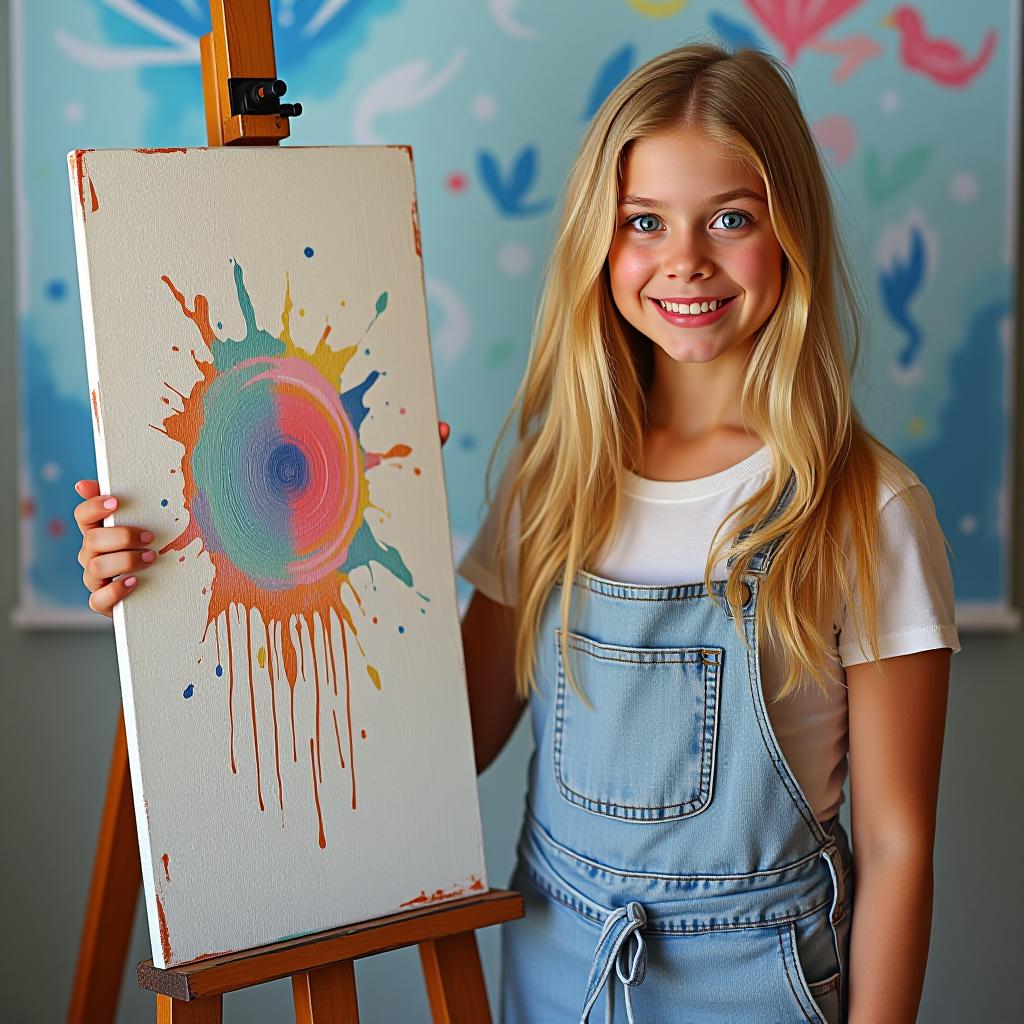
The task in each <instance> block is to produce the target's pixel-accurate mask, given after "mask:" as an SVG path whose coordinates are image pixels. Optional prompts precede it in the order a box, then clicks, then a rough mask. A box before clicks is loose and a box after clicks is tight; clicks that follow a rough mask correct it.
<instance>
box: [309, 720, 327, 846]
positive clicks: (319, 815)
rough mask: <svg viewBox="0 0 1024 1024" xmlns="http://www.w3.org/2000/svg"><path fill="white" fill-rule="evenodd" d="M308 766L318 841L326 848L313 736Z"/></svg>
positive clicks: (310, 742)
mask: <svg viewBox="0 0 1024 1024" xmlns="http://www.w3.org/2000/svg"><path fill="white" fill-rule="evenodd" d="M309 767H310V771H312V773H313V799H314V800H315V801H316V820H317V822H319V825H320V837H319V839H318V842H319V843H320V849H321V850H326V849H327V836H326V835H325V834H324V816H323V814H322V813H321V811H320V790H319V789H318V788H317V784H316V762H315V761H314V760H313V737H312V736H310V738H309Z"/></svg>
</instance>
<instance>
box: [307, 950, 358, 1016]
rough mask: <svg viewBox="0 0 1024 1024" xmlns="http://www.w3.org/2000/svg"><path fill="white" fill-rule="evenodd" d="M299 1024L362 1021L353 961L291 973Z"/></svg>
mask: <svg viewBox="0 0 1024 1024" xmlns="http://www.w3.org/2000/svg"><path fill="white" fill-rule="evenodd" d="M292 995H293V996H294V998H295V1022H296V1024H359V1006H358V1004H357V1002H356V972H355V964H354V963H353V962H352V961H351V960H340V961H338V963H335V964H328V965H327V966H326V967H318V968H317V969H316V970H315V971H303V972H302V973H301V974H293V975H292Z"/></svg>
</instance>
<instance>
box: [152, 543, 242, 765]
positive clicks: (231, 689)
mask: <svg viewBox="0 0 1024 1024" xmlns="http://www.w3.org/2000/svg"><path fill="white" fill-rule="evenodd" d="M160 554H163V551H161V552H160ZM224 621H225V624H226V625H227V630H228V718H229V720H230V721H231V736H230V740H229V743H230V745H231V771H232V772H233V773H234V774H235V775H237V774H238V767H237V765H236V764H235V701H234V697H235V666H234V661H233V657H234V656H233V654H232V651H231V607H230V606H229V607H228V613H227V615H226V616H225V617H224Z"/></svg>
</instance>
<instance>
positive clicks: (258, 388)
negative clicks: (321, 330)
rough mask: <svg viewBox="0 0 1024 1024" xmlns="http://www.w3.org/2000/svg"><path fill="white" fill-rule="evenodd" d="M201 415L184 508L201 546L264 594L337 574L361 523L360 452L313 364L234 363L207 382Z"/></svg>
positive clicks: (340, 409) (338, 400)
mask: <svg viewBox="0 0 1024 1024" xmlns="http://www.w3.org/2000/svg"><path fill="white" fill-rule="evenodd" d="M202 413H203V417H204V422H203V427H202V430H201V433H200V437H199V440H198V443H197V444H196V447H195V450H194V452H193V456H192V465H193V471H194V475H195V481H196V487H197V493H196V495H195V499H194V501H193V503H192V511H193V513H194V514H195V516H196V520H197V525H198V528H199V532H200V533H201V534H202V537H203V541H204V543H205V545H206V547H207V549H208V550H210V551H220V552H223V553H224V554H225V555H226V556H227V557H228V558H229V559H230V560H231V562H232V563H233V564H234V565H235V567H236V568H237V569H239V570H240V571H241V572H243V573H244V574H245V575H246V576H248V577H249V578H250V579H251V580H252V581H253V582H254V583H256V584H257V585H258V586H260V587H263V588H264V589H267V590H281V589H285V588H288V587H292V586H295V585H296V584H297V583H313V582H315V581H316V580H318V579H321V578H322V577H324V576H326V575H327V574H328V573H330V572H334V571H336V570H338V569H339V568H341V566H342V565H344V563H345V560H346V558H347V556H348V549H349V545H350V544H351V542H352V539H353V538H354V536H355V534H356V532H357V531H358V529H359V525H360V523H361V507H362V499H364V498H365V496H366V491H367V485H366V479H365V476H364V455H363V451H362V448H361V447H360V445H359V440H358V437H357V434H356V431H355V429H354V427H353V426H352V423H351V422H350V421H349V418H348V416H347V415H346V413H345V410H344V408H343V406H342V403H341V398H340V396H339V395H338V393H337V392H336V391H335V390H334V389H333V388H332V387H331V386H330V384H329V383H328V381H327V380H325V379H324V377H323V376H322V375H321V374H320V373H319V372H318V371H317V369H316V367H315V366H313V365H312V363H310V362H309V361H307V360H305V359H301V358H297V357H295V356H287V357H284V358H273V357H268V356H260V357H257V358H252V359H244V360H241V361H239V362H238V363H236V364H235V365H234V366H232V367H230V369H227V370H225V372H222V373H221V374H219V375H218V376H217V377H216V379H215V380H213V381H212V382H211V384H210V387H209V390H208V391H207V393H206V395H205V399H204V402H203V410H202Z"/></svg>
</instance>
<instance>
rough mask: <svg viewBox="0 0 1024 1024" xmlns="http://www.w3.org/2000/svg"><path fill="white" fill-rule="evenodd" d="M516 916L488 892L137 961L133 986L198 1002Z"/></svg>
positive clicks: (503, 897) (513, 901) (505, 894)
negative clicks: (180, 960) (245, 945)
mask: <svg viewBox="0 0 1024 1024" xmlns="http://www.w3.org/2000/svg"><path fill="white" fill-rule="evenodd" d="M522 916H523V898H522V896H521V895H520V894H519V893H517V892H510V891H508V890H505V889H491V890H489V891H488V892H486V893H482V894H481V895H479V896H472V897H468V898H466V899H461V900H452V901H450V902H447V903H439V904H435V905H434V906H428V907H421V908H419V909H416V910H409V911H405V912H403V913H400V914H392V915H390V916H388V917H380V918H375V919H373V920H371V921H363V922H360V923H358V924H353V925H347V926H344V927H341V928H334V929H331V930H330V931H325V932H317V933H315V934H313V935H303V936H299V937H298V938H294V939H286V940H284V941H282V942H275V943H272V944H270V945H267V946H259V947H257V948H255V949H247V950H243V951H242V952H239V953H231V954H225V955H222V956H216V957H209V958H208V959H205V960H197V961H194V962H192V963H188V964H183V965H181V966H180V967H171V968H167V969H161V968H159V967H155V966H154V965H153V961H152V960H143V961H142V962H141V963H140V964H139V965H138V979H139V985H141V986H142V988H145V989H149V990H150V991H152V992H157V993H160V994H163V995H167V996H171V997H172V998H174V999H180V1000H182V1001H189V1000H193V999H202V998H204V997H206V996H216V995H222V994H223V993H225V992H234V991H236V990H237V989H240V988H247V987H249V986H250V985H259V984H262V983H263V982H265V981H273V980H275V979H278V978H286V977H289V976H291V975H295V974H300V973H302V972H304V971H312V970H315V969H316V968H319V967H324V966H326V965H328V964H332V963H337V962H338V961H342V960H355V959H358V958H359V957H364V956H370V955H372V954H374V953H385V952H388V951H389V950H392V949H399V948H401V947H403V946H412V945H416V944H418V943H421V942H430V941H431V940H434V939H440V938H444V937H446V936H449V935H456V934H458V933H460V932H469V931H474V930H475V929H477V928H486V927H488V926H490V925H493V924H500V923H502V922H503V921H512V920H515V919H516V918H519V917H522Z"/></svg>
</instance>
